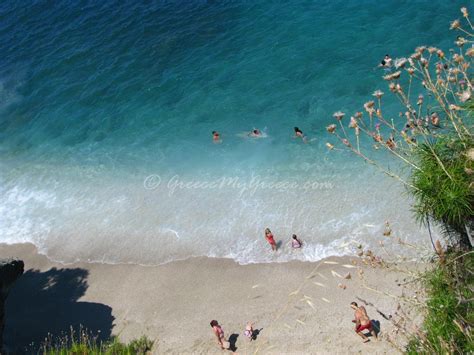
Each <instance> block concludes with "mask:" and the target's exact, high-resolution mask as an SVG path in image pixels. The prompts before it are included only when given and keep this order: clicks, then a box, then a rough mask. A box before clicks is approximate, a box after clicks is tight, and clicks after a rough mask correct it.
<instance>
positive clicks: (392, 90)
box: [388, 83, 397, 92]
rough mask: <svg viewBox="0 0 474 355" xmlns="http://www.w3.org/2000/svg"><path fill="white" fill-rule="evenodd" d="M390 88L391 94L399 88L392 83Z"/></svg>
mask: <svg viewBox="0 0 474 355" xmlns="http://www.w3.org/2000/svg"><path fill="white" fill-rule="evenodd" d="M388 88H389V89H390V91H391V92H397V86H396V85H395V83H390V85H389V86H388Z"/></svg>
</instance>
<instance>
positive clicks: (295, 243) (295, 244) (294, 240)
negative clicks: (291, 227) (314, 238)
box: [291, 234, 303, 249]
mask: <svg viewBox="0 0 474 355" xmlns="http://www.w3.org/2000/svg"><path fill="white" fill-rule="evenodd" d="M302 246H303V243H302V242H301V240H299V239H298V237H297V236H296V234H293V236H292V237H291V247H292V248H293V249H298V248H301V247H302Z"/></svg>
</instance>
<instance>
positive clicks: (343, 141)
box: [342, 138, 351, 147]
mask: <svg viewBox="0 0 474 355" xmlns="http://www.w3.org/2000/svg"><path fill="white" fill-rule="evenodd" d="M342 143H344V145H346V146H348V147H350V146H351V143H350V142H349V141H348V140H347V139H346V138H344V139H343V140H342Z"/></svg>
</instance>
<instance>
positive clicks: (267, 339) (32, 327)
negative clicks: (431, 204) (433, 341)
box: [0, 244, 406, 354]
mask: <svg viewBox="0 0 474 355" xmlns="http://www.w3.org/2000/svg"><path fill="white" fill-rule="evenodd" d="M269 252H270V251H269ZM0 257H2V258H5V257H15V258H19V259H22V260H24V261H25V271H26V273H25V275H24V276H22V278H21V279H19V280H18V281H17V283H16V285H15V286H14V287H13V289H12V290H11V293H10V296H9V299H8V302H7V309H6V312H7V315H6V329H5V342H6V344H7V346H8V347H9V348H10V349H13V348H14V346H19V345H21V344H24V343H25V342H29V341H31V340H36V341H38V340H40V339H42V338H44V337H45V336H46V334H47V332H48V330H49V331H51V332H55V333H57V332H58V331H59V330H60V329H64V330H65V331H67V328H68V325H69V324H79V323H82V324H84V325H85V326H86V327H88V328H90V329H101V334H102V335H103V336H104V337H107V336H109V335H110V334H113V335H118V336H119V338H120V339H121V340H124V341H127V340H130V339H132V338H135V337H139V336H141V335H143V334H145V335H147V336H148V337H150V338H152V339H156V344H157V346H155V349H154V353H157V354H158V353H159V354H164V353H166V354H187V353H196V354H219V353H230V352H228V351H223V350H220V348H218V347H217V344H216V341H215V339H214V336H213V334H212V332H211V327H210V326H209V322H210V321H211V320H212V319H216V320H218V321H219V323H220V324H221V325H222V327H223V329H224V331H225V333H226V336H230V335H231V334H234V333H235V334H237V335H238V337H237V341H236V344H235V345H236V347H237V349H236V353H240V354H251V353H254V352H255V351H256V350H259V352H258V353H260V354H269V353H272V354H290V353H291V354H300V353H301V354H303V353H304V354H310V353H311V354H315V353H331V354H334V353H341V354H345V353H359V352H360V353H362V352H364V353H367V352H368V353H396V352H397V351H396V350H395V348H393V347H392V346H391V345H390V344H389V342H387V341H386V340H384V339H382V340H380V341H375V340H372V341H370V342H369V343H367V344H363V343H362V341H361V339H360V338H359V337H358V336H357V335H356V334H355V333H354V330H353V327H354V325H353V323H351V320H352V319H353V311H352V310H351V308H350V307H349V304H350V302H351V301H357V302H359V303H361V302H360V301H359V300H358V299H357V297H359V298H361V299H364V300H367V301H369V302H370V303H372V304H374V305H375V306H377V307H378V309H379V310H380V311H382V312H383V313H385V314H390V313H391V314H393V313H394V312H395V310H396V306H397V299H396V298H393V297H391V296H387V295H384V294H383V292H388V293H391V294H394V295H400V294H401V293H402V288H401V287H400V286H398V285H397V282H398V281H397V280H401V279H403V278H405V277H406V275H405V274H400V273H399V272H396V271H393V270H389V269H382V268H371V267H367V266H364V265H363V263H361V261H360V259H359V258H358V257H345V258H330V259H326V262H327V261H330V262H336V263H338V264H326V263H324V262H323V261H322V262H316V263H302V262H290V263H274V264H254V265H246V266H242V265H238V264H236V263H235V262H233V261H231V260H222V259H209V258H193V259H190V260H186V261H177V262H173V263H169V264H166V265H161V266H155V267H144V266H137V265H104V264H85V263H77V264H71V265H62V264H58V263H54V262H51V261H49V260H48V259H47V258H46V257H44V256H42V255H39V254H38V253H37V252H36V249H35V247H34V246H32V245H30V244H18V245H11V246H7V245H0ZM353 261H354V262H356V261H357V263H358V266H357V268H352V269H348V268H345V267H343V266H342V265H343V264H349V265H352V264H351V263H352V262H353ZM54 268H56V269H54ZM358 268H361V269H363V270H364V277H365V278H366V280H367V282H368V285H370V287H374V288H376V289H377V290H379V291H380V292H375V291H373V290H368V289H367V288H365V287H364V286H363V282H362V279H361V278H360V277H359V275H358V271H357V270H358ZM31 269H34V270H36V271H34V270H31ZM314 269H317V270H316V273H314V276H313V277H312V278H307V276H308V275H310V274H311V272H312V271H313V270H314ZM27 270H29V271H27ZM332 270H334V271H336V272H337V273H338V274H340V275H345V274H346V273H347V272H350V273H351V274H352V278H351V279H350V280H345V279H342V278H339V277H338V276H337V275H336V276H335V275H333V274H332V272H331V271H332ZM315 282H316V283H320V284H322V285H324V286H325V287H323V286H320V285H317V284H315ZM339 283H344V284H345V285H346V286H347V289H345V290H344V289H341V288H339V287H338V284H339ZM302 285H303V286H302ZM301 286H302V288H301V290H300V292H299V293H298V294H297V295H293V296H289V294H290V293H292V292H293V291H295V290H298V289H299V288H300V287H301ZM323 298H325V299H326V300H323ZM306 301H310V303H311V304H313V305H314V307H315V308H316V310H314V309H312V307H311V306H310V304H309V302H306ZM367 310H368V313H369V316H370V317H371V318H372V319H375V320H377V321H379V322H380V326H381V334H382V338H383V334H384V333H385V334H387V333H389V332H390V331H391V330H392V329H393V325H391V323H390V321H388V320H386V319H384V318H383V317H382V316H381V315H380V314H378V313H377V312H376V310H375V308H374V306H367ZM249 320H251V321H254V322H255V323H256V326H255V328H257V329H260V328H262V330H261V332H260V335H259V336H258V338H257V340H256V341H253V342H249V341H248V340H247V338H245V336H244V335H243V330H244V329H245V324H246V322H247V321H249ZM234 338H235V336H234Z"/></svg>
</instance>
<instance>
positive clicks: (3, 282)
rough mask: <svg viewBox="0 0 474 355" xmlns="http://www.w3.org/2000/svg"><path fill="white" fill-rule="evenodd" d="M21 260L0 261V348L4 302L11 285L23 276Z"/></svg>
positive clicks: (1, 343) (3, 321)
mask: <svg viewBox="0 0 474 355" xmlns="http://www.w3.org/2000/svg"><path fill="white" fill-rule="evenodd" d="M24 268H25V264H24V263H23V261H22V260H0V346H3V329H4V328H5V300H6V299H7V296H8V292H9V291H10V288H11V286H12V285H13V283H14V282H15V281H16V280H17V279H18V278H19V277H20V276H21V275H22V274H23V271H24Z"/></svg>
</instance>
